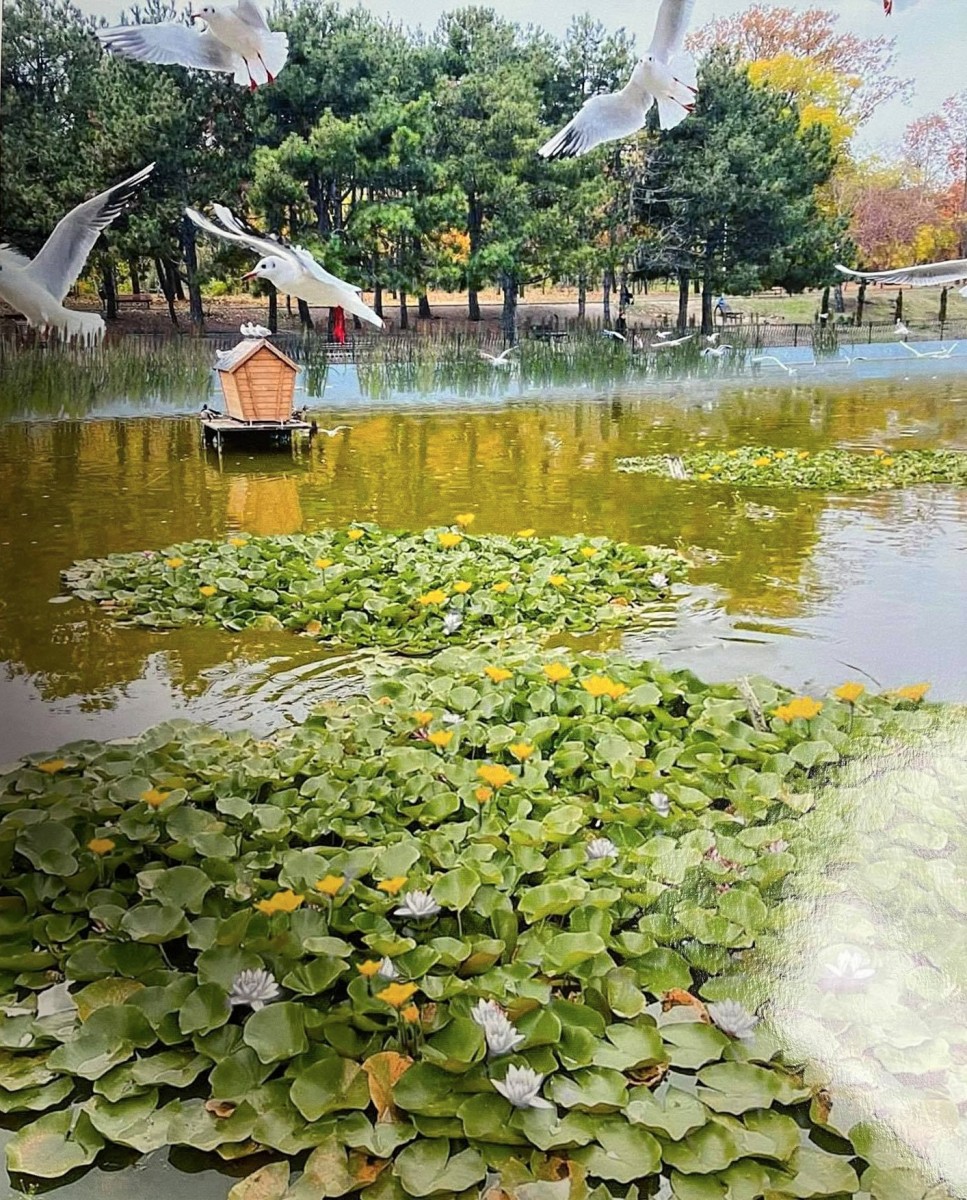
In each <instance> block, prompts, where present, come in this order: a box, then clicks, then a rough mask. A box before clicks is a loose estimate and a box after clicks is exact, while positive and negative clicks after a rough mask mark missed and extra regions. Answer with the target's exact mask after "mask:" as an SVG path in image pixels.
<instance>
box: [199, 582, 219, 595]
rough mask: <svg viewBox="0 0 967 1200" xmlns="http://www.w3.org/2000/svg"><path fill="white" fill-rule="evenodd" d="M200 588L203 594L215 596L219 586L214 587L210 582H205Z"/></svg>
mask: <svg viewBox="0 0 967 1200" xmlns="http://www.w3.org/2000/svg"><path fill="white" fill-rule="evenodd" d="M198 590H199V591H200V592H201V594H202V595H203V596H214V595H215V593H216V592H217V591H218V588H217V587H213V586H212V585H211V584H210V583H205V584H203V585H202V586H201V587H200V588H199V589H198Z"/></svg>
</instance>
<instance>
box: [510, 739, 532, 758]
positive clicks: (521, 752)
mask: <svg viewBox="0 0 967 1200" xmlns="http://www.w3.org/2000/svg"><path fill="white" fill-rule="evenodd" d="M507 749H508V750H509V751H510V752H511V754H513V756H514V758H516V759H517V761H518V762H524V760H525V759H528V758H530V756H531V755H532V754H533V753H534V747H533V746H532V745H531V744H530V742H512V743H511V744H510V745H509V746H508V747H507Z"/></svg>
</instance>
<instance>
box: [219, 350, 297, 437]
mask: <svg viewBox="0 0 967 1200" xmlns="http://www.w3.org/2000/svg"><path fill="white" fill-rule="evenodd" d="M215 368H216V370H217V371H218V382H219V384H220V385H221V389H222V394H223V395H224V397H225V407H226V408H227V410H228V414H229V416H231V417H234V418H235V420H236V421H246V422H252V421H288V420H289V418H290V417H291V416H292V398H293V396H294V395H295V377H296V374H297V373H298V370H299V368H298V367H297V366H296V364H295V363H294V362H293V361H292V359H291V358H288V357H287V356H286V355H284V354H283V353H282V351H281V350H279V349H278V347H276V346H273V345H272V343H271V342H269V341H267V340H266V339H265V338H260V339H259V340H258V341H256V340H254V339H246V340H245V341H243V342H239V344H238V345H237V346H236V347H235V348H234V349H233V350H229V351H226V352H225V353H224V354H220V355H219V356H218V361H217V362H216V364H215Z"/></svg>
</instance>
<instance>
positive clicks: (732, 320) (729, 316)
mask: <svg viewBox="0 0 967 1200" xmlns="http://www.w3.org/2000/svg"><path fill="white" fill-rule="evenodd" d="M719 311H720V313H721V316H722V324H723V325H741V324H743V322H744V321H745V313H741V312H734V311H733V310H732V309H727V310H726V311H725V312H722V311H721V309H720V310H719Z"/></svg>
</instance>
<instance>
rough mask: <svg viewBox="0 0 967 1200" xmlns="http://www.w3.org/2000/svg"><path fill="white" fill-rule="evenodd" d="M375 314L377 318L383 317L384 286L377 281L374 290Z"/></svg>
mask: <svg viewBox="0 0 967 1200" xmlns="http://www.w3.org/2000/svg"><path fill="white" fill-rule="evenodd" d="M373 312H374V313H375V314H376V315H377V317H381V316H382V315H383V285H382V284H381V283H380V281H379V280H378V279H377V280H376V285H375V287H374V288H373Z"/></svg>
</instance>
